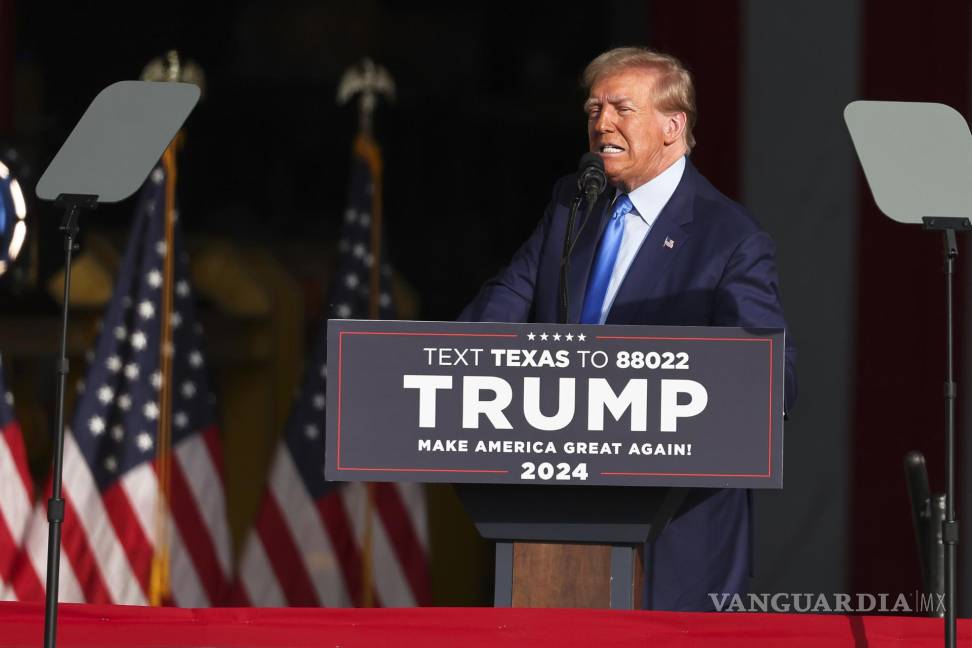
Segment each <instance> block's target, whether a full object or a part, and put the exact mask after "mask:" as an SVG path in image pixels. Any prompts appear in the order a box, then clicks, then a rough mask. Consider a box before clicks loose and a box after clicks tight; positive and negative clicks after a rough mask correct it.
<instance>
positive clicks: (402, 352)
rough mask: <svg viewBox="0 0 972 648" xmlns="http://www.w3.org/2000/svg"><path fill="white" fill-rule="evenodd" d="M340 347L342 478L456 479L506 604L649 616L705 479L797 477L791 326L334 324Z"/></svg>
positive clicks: (336, 378) (336, 423)
mask: <svg viewBox="0 0 972 648" xmlns="http://www.w3.org/2000/svg"><path fill="white" fill-rule="evenodd" d="M327 345H328V363H329V367H330V372H329V377H328V384H327V419H326V453H327V456H326V457H325V478H326V479H328V480H330V481H425V482H447V483H452V484H453V485H454V488H455V490H456V493H457V495H458V496H459V499H460V501H461V502H462V504H463V506H464V507H465V509H466V511H467V512H468V513H469V515H470V517H471V518H472V520H473V522H474V523H475V525H476V528H477V530H478V531H479V533H480V534H481V535H482V536H483V537H484V538H486V539H489V540H493V541H495V542H496V582H495V595H494V603H495V605H496V606H497V607H510V606H512V607H562V608H614V609H639V608H641V607H642V596H643V592H644V581H645V573H646V566H645V565H644V564H643V551H642V550H643V547H644V544H645V542H647V541H650V540H653V539H654V538H655V537H657V536H658V534H660V533H661V532H662V530H664V528H665V525H666V524H668V522H669V521H670V520H672V519H673V518H674V517H675V516H677V514H678V512H679V509H680V507H681V506H682V504H683V503H684V502H685V500H686V497H687V495H688V492H689V489H690V488H692V487H702V488H775V489H779V488H782V485H783V476H782V466H783V375H784V371H783V368H784V365H783V363H784V344H783V332H782V331H781V330H771V329H740V328H728V327H651V326H592V325H568V324H563V325H562V324H506V323H456V322H406V321H372V320H331V321H330V322H329V323H328V340H327ZM647 567H648V569H650V566H647Z"/></svg>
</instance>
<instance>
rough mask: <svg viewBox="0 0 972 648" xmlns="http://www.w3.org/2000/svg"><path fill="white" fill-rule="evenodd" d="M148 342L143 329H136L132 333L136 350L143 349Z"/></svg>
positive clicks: (133, 346) (133, 345)
mask: <svg viewBox="0 0 972 648" xmlns="http://www.w3.org/2000/svg"><path fill="white" fill-rule="evenodd" d="M146 344H148V340H146V339H145V334H144V333H142V332H141V331H135V332H134V333H132V348H133V349H135V350H136V351H141V350H142V349H144V348H145V345H146Z"/></svg>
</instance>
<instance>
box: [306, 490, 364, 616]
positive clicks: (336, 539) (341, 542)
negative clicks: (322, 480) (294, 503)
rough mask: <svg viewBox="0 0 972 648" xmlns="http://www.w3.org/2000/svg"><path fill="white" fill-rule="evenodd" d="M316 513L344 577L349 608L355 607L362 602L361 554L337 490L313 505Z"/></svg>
mask: <svg viewBox="0 0 972 648" xmlns="http://www.w3.org/2000/svg"><path fill="white" fill-rule="evenodd" d="M316 504H317V511H318V513H319V514H320V516H321V522H322V523H323V524H324V528H325V529H327V535H328V536H330V538H331V547H332V548H333V549H334V559H335V560H337V562H338V565H340V567H341V572H342V573H343V574H344V584H345V586H346V587H347V589H348V597H349V598H350V599H351V603H352V605H354V606H355V607H359V606H361V605H362V604H363V603H364V593H363V591H362V588H361V553H360V552H359V550H358V545H357V543H356V542H355V540H354V534H353V533H352V532H351V520H350V519H349V518H348V513H347V511H346V510H345V509H344V502H343V501H342V500H341V495H340V489H335V490H333V491H330V492H329V493H327V494H326V495H324V496H323V497H320V498H319V499H318V500H317V502H316Z"/></svg>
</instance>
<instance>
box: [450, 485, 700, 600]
mask: <svg viewBox="0 0 972 648" xmlns="http://www.w3.org/2000/svg"><path fill="white" fill-rule="evenodd" d="M454 487H455V489H456V494H457V495H458V496H459V499H460V501H461V502H462V505H463V507H464V508H465V509H466V512H467V513H469V516H470V517H471V518H472V520H473V522H474V524H475V525H476V530H477V531H479V533H480V535H482V536H483V537H484V538H486V539H488V540H494V541H496V569H495V574H496V582H495V586H494V596H493V604H494V605H495V606H496V607H564V608H614V609H622V610H637V609H640V608H641V603H642V601H641V598H642V593H643V592H644V575H645V569H644V568H645V566H644V564H643V552H642V547H643V545H644V543H645V542H647V541H649V540H653V539H654V538H655V537H657V535H658V534H659V533H661V531H662V530H663V529H664V528H665V525H666V524H667V523H668V521H669V520H670V519H671V518H672V517H673V515H674V514H675V512H676V511H677V510H678V507H679V506H680V505H681V504H682V502H683V501H684V500H685V496H686V493H687V491H686V489H684V488H650V487H632V488H622V487H616V486H602V487H598V486H572V487H564V488H551V487H544V486H518V485H512V486H489V485H482V484H455V485H454Z"/></svg>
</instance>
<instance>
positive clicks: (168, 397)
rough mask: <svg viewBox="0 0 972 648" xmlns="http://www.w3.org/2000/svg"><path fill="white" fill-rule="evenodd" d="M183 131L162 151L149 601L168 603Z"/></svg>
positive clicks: (153, 603) (156, 604) (161, 603)
mask: <svg viewBox="0 0 972 648" xmlns="http://www.w3.org/2000/svg"><path fill="white" fill-rule="evenodd" d="M181 141H182V133H180V134H179V135H176V137H175V139H174V140H173V141H172V143H171V144H170V145H169V147H168V148H167V149H166V150H165V153H163V154H162V167H163V169H164V170H165V214H164V218H165V259H164V261H163V271H162V312H161V318H162V319H161V321H160V324H161V329H162V330H161V339H160V343H159V373H160V374H161V381H160V383H159V423H158V429H157V434H156V448H155V461H156V473H157V475H158V483H159V488H158V496H157V498H156V502H155V552H154V554H153V556H152V573H151V577H150V580H149V588H150V589H149V601H150V603H151V604H152V605H154V606H160V605H164V604H165V603H166V601H167V600H168V599H169V595H170V591H171V590H170V578H169V566H170V545H169V498H170V496H171V493H172V417H171V414H172V412H171V410H172V356H173V348H172V295H173V291H174V289H175V286H174V285H173V276H174V274H175V254H174V253H173V252H174V251H175V217H176V214H175V188H176V179H177V173H178V172H177V170H176V150H177V149H178V147H179V145H180V144H181Z"/></svg>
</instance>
